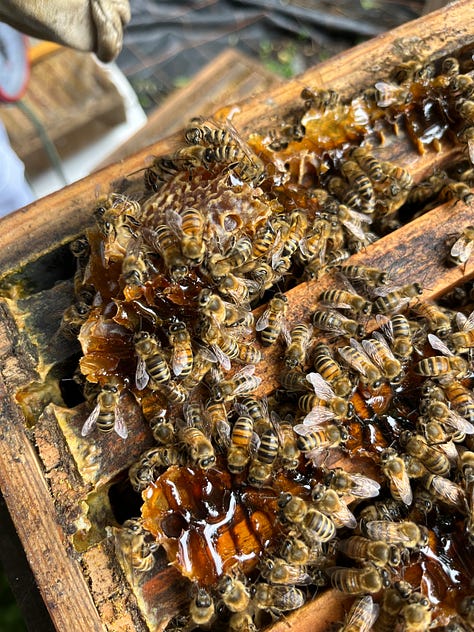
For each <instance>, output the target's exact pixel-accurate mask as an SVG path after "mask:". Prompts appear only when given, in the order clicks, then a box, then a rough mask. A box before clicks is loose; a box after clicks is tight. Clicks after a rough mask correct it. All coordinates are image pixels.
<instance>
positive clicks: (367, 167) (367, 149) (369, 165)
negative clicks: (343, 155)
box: [349, 145, 384, 182]
mask: <svg viewBox="0 0 474 632" xmlns="http://www.w3.org/2000/svg"><path fill="white" fill-rule="evenodd" d="M371 149H372V148H371V146H370V145H364V146H363V147H353V148H352V149H351V150H350V152H349V156H350V158H352V159H354V160H355V161H356V162H357V163H358V164H359V166H360V167H361V168H362V169H363V170H364V171H365V172H366V173H367V175H368V176H369V178H370V179H371V180H372V181H374V182H378V181H379V180H382V178H383V177H384V171H383V169H382V165H381V164H380V161H379V160H377V158H375V156H374V155H373V154H372V153H371Z"/></svg>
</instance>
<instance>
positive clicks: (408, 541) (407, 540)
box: [365, 520, 428, 549]
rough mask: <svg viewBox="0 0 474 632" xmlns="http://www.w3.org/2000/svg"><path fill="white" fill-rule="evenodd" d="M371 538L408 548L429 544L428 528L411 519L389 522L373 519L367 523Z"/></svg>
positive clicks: (366, 526)
mask: <svg viewBox="0 0 474 632" xmlns="http://www.w3.org/2000/svg"><path fill="white" fill-rule="evenodd" d="M365 530H366V532H367V535H368V537H369V538H370V539H371V540H383V541H385V542H386V543H387V544H401V545H402V546H404V547H405V548H407V549H417V548H423V547H424V546H426V545H427V544H428V530H427V528H426V527H423V526H419V525H417V524H415V523H414V522H411V521H409V520H404V521H401V522H389V521H387V520H371V521H369V522H367V523H366V524H365Z"/></svg>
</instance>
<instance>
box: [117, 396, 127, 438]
mask: <svg viewBox="0 0 474 632" xmlns="http://www.w3.org/2000/svg"><path fill="white" fill-rule="evenodd" d="M114 412H115V421H114V430H115V432H116V433H117V434H118V436H119V437H121V438H122V439H126V438H127V437H128V430H127V425H126V419H125V418H126V416H127V410H126V407H125V405H124V402H123V398H120V399H119V401H118V403H117V406H116V407H115V411H114Z"/></svg>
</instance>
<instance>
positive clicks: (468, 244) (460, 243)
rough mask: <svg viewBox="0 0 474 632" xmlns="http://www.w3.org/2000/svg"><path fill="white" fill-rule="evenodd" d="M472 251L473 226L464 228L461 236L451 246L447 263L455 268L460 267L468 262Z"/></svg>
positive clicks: (473, 245) (473, 241)
mask: <svg viewBox="0 0 474 632" xmlns="http://www.w3.org/2000/svg"><path fill="white" fill-rule="evenodd" d="M473 249H474V226H472V225H469V226H466V227H465V228H464V229H463V230H462V231H461V234H460V235H458V236H457V237H456V238H455V241H454V243H452V244H451V246H450V249H449V254H448V261H449V262H450V263H453V264H454V265H456V266H462V265H464V264H465V263H467V261H468V260H469V257H470V256H471V254H472V251H473Z"/></svg>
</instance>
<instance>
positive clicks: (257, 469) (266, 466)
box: [247, 429, 279, 487]
mask: <svg viewBox="0 0 474 632" xmlns="http://www.w3.org/2000/svg"><path fill="white" fill-rule="evenodd" d="M278 449H279V441H278V435H277V434H276V433H275V432H274V430H273V429H268V430H265V432H264V433H263V434H262V436H261V439H260V445H259V446H258V448H257V453H256V455H255V457H254V458H253V459H252V461H251V462H250V465H249V472H248V476H247V480H248V482H249V483H250V484H251V485H254V486H255V487H262V485H264V484H265V483H266V482H268V480H269V478H270V476H271V475H272V471H273V464H274V463H275V460H276V458H277V456H278Z"/></svg>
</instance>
